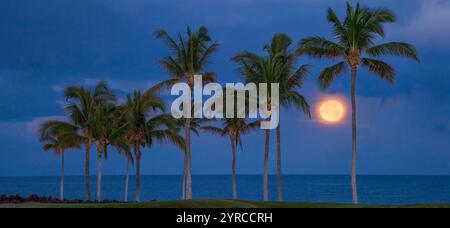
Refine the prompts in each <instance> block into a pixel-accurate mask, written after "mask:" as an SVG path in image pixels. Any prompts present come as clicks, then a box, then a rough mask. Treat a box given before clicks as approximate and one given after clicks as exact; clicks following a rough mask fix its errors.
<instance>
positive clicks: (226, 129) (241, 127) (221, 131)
mask: <svg viewBox="0 0 450 228" xmlns="http://www.w3.org/2000/svg"><path fill="white" fill-rule="evenodd" d="M259 126H260V121H254V122H251V123H248V122H247V121H246V120H245V119H240V118H228V119H223V120H222V128H218V127H214V126H205V127H203V128H202V129H203V130H204V131H207V132H212V133H215V134H218V135H219V136H228V137H229V138H230V143H231V154H232V165H231V173H232V175H231V176H232V190H233V199H234V200H237V199H238V193H237V182H236V149H237V146H239V147H240V148H241V150H243V149H244V147H243V144H242V135H244V134H247V133H249V132H250V131H251V130H255V129H256V128H259Z"/></svg>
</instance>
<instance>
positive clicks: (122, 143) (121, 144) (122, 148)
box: [111, 118, 134, 202]
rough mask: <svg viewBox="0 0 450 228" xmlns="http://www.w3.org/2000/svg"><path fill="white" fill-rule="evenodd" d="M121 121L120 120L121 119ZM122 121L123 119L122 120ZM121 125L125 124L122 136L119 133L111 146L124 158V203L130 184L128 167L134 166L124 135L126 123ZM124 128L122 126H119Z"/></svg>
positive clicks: (127, 140) (127, 139) (126, 130)
mask: <svg viewBox="0 0 450 228" xmlns="http://www.w3.org/2000/svg"><path fill="white" fill-rule="evenodd" d="M121 119H122V118H121ZM122 120H124V119H122ZM123 124H127V126H126V127H124V129H123V131H124V134H122V133H120V135H118V137H116V138H114V139H112V140H111V145H112V146H113V147H114V148H115V150H116V151H117V153H118V154H119V155H121V156H123V157H125V160H126V165H125V191H124V202H128V195H129V194H128V189H129V188H128V187H129V183H130V166H133V165H134V158H133V152H132V150H131V144H132V143H131V142H130V140H129V138H128V136H127V135H126V134H127V132H128V123H126V122H124V123H123ZM121 126H124V125H121Z"/></svg>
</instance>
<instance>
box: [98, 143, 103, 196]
mask: <svg viewBox="0 0 450 228" xmlns="http://www.w3.org/2000/svg"><path fill="white" fill-rule="evenodd" d="M97 152H98V156H97V167H98V168H97V202H101V201H102V152H103V149H102V147H101V146H100V145H99V147H98V151H97Z"/></svg>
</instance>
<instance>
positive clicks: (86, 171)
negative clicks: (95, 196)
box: [84, 140, 91, 201]
mask: <svg viewBox="0 0 450 228" xmlns="http://www.w3.org/2000/svg"><path fill="white" fill-rule="evenodd" d="M90 160H91V140H88V141H87V142H86V158H85V164H84V182H85V191H86V201H91V187H90V183H91V178H90V174H89V167H90V164H89V163H90Z"/></svg>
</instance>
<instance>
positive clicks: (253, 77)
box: [232, 45, 286, 201]
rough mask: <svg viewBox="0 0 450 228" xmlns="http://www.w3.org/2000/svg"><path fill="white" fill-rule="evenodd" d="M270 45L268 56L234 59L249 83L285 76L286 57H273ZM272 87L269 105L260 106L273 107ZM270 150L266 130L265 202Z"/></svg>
mask: <svg viewBox="0 0 450 228" xmlns="http://www.w3.org/2000/svg"><path fill="white" fill-rule="evenodd" d="M268 47H269V46H268V45H266V46H265V47H264V50H265V51H266V52H268V55H267V56H259V55H257V54H254V53H251V52H248V51H246V52H243V53H240V54H237V55H236V56H234V57H233V58H232V60H233V61H235V62H236V63H238V64H239V71H240V73H241V74H242V75H243V76H244V77H245V80H246V82H247V83H250V82H252V83H256V84H259V83H267V84H269V85H270V84H272V83H279V81H278V80H279V78H280V77H281V75H283V74H284V71H285V70H286V67H285V66H284V64H285V63H284V62H285V61H284V59H285V58H284V55H283V54H282V53H278V54H276V55H271V53H270V50H269V49H268ZM271 94H272V91H271V86H269V88H268V97H267V99H268V101H269V102H268V103H264V104H259V106H260V107H261V106H267V108H268V110H270V107H271V102H270V101H271V100H272V99H271ZM269 148H270V130H269V129H266V130H265V153H264V175H263V176H264V178H263V185H264V186H263V195H264V201H269V187H268V184H269Z"/></svg>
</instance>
